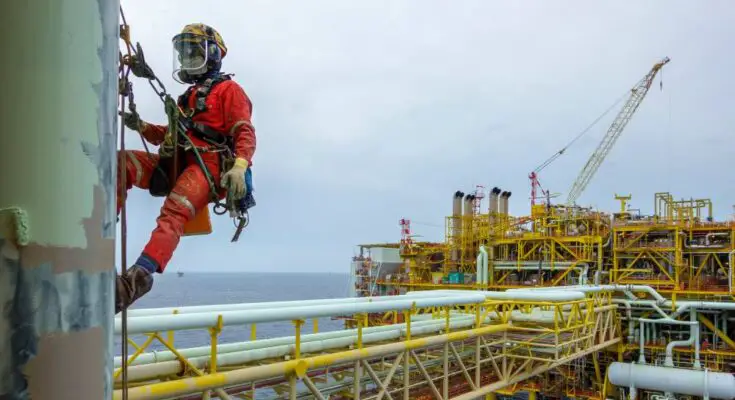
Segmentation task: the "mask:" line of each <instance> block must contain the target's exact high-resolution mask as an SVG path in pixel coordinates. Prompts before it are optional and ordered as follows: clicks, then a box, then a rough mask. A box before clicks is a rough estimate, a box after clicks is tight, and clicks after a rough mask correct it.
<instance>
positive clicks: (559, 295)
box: [407, 289, 586, 302]
mask: <svg viewBox="0 0 735 400" xmlns="http://www.w3.org/2000/svg"><path fill="white" fill-rule="evenodd" d="M431 292H443V293H454V294H457V293H468V292H467V291H465V290H451V289H447V290H431ZM411 293H416V292H409V293H407V295H409V296H410V295H411ZM469 293H477V294H482V295H483V296H485V297H486V298H488V299H491V300H517V301H540V302H546V301H549V302H554V301H575V300H583V299H585V298H586V296H585V294H584V293H582V292H581V291H571V290H563V291H562V290H560V291H550V290H544V291H543V292H542V291H539V292H538V293H537V292H536V291H534V290H527V291H520V290H519V291H512V290H506V291H505V292H491V291H478V292H469Z"/></svg>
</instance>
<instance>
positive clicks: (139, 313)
mask: <svg viewBox="0 0 735 400" xmlns="http://www.w3.org/2000/svg"><path fill="white" fill-rule="evenodd" d="M418 293H420V294H418V295H419V296H423V297H436V296H437V295H435V294H431V293H428V292H418ZM465 293H466V292H465ZM405 298H406V297H405V295H396V296H375V297H344V298H337V299H315V300H295V301H269V302H255V303H235V304H211V305H201V306H186V307H161V308H141V309H132V310H128V318H131V317H147V316H152V315H174V314H179V315H180V314H196V313H212V312H224V311H244V310H262V309H276V308H288V307H306V306H319V305H328V304H351V303H375V302H381V301H395V300H400V299H405ZM115 319H116V322H117V321H119V320H120V316H119V315H118V316H116V317H115Z"/></svg>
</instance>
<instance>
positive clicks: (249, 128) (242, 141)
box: [222, 81, 255, 165]
mask: <svg viewBox="0 0 735 400" xmlns="http://www.w3.org/2000/svg"><path fill="white" fill-rule="evenodd" d="M227 83H228V85H227V86H226V87H225V88H223V89H224V90H223V91H222V109H223V110H224V122H225V123H224V129H225V132H228V133H229V134H230V135H231V136H232V138H233V142H234V145H235V157H237V158H244V159H245V160H247V161H248V165H252V163H253V161H252V159H253V154H255V128H254V127H253V124H252V123H251V122H250V117H251V114H252V110H253V105H252V103H251V102H250V99H249V98H248V96H247V95H246V94H245V91H244V90H243V89H242V87H240V85H238V84H237V83H235V82H233V81H228V82H227Z"/></svg>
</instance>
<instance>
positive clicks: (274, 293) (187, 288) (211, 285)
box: [116, 271, 349, 355]
mask: <svg viewBox="0 0 735 400" xmlns="http://www.w3.org/2000/svg"><path fill="white" fill-rule="evenodd" d="M348 278H349V276H348V275H347V274H334V273H331V274H330V273H316V274H308V273H288V274H287V273H283V274H273V273H185V275H184V276H182V277H180V278H179V277H178V276H177V275H176V271H170V272H168V273H166V274H164V275H156V277H155V279H156V281H155V283H154V285H153V289H152V290H151V291H150V292H149V293H148V294H147V295H146V296H145V297H143V298H142V299H140V300H138V302H136V304H135V305H134V306H133V307H131V308H151V307H178V306H194V305H206V304H226V303H250V302H262V301H287V300H308V299H326V298H337V297H347V296H348V295H349V290H348V287H347V284H348ZM341 328H342V322H341V321H339V320H331V319H329V318H324V319H320V320H319V331H320V332H326V331H332V330H338V329H341ZM302 329H303V331H302V332H304V333H310V332H311V331H312V329H313V325H312V322H311V321H308V322H307V323H306V324H305V325H304V326H303V328H302ZM257 334H258V339H265V338H271V337H278V336H291V335H292V334H293V325H292V324H291V323H290V322H274V323H267V324H259V325H258V326H257ZM131 338H132V339H133V340H135V341H136V342H137V343H139V344H140V343H142V342H143V341H144V340H145V337H142V336H137V335H132V336H131ZM247 340H250V326H249V325H248V326H236V327H225V328H224V329H223V331H222V334H221V336H220V342H221V343H232V342H241V341H247ZM120 343H121V341H120V338H116V348H117V351H116V354H117V355H120V354H121V352H122V351H121V347H120ZM175 344H176V347H177V348H186V347H196V346H206V345H208V344H209V335H208V334H207V332H205V331H182V332H177V333H176V334H175ZM162 348H163V346H162V345H160V344H157V345H156V346H152V349H162ZM128 351H130V352H132V351H134V349H132V347H130V348H129V350H128Z"/></svg>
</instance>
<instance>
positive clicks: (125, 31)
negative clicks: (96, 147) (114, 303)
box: [118, 6, 150, 400]
mask: <svg viewBox="0 0 735 400" xmlns="http://www.w3.org/2000/svg"><path fill="white" fill-rule="evenodd" d="M120 16H121V18H122V25H121V26H120V37H121V38H123V40H124V41H125V46H126V49H127V55H128V56H129V55H130V53H131V51H132V46H131V45H130V26H129V25H128V23H127V20H126V19H125V12H123V9H122V6H120ZM120 54H121V56H120V61H123V57H122V53H120ZM118 71H119V74H120V80H119V83H118V87H119V88H121V89H122V90H120V118H121V124H120V154H123V156H124V157H125V158H127V155H126V153H125V123H124V121H122V119H123V118H124V111H125V98H126V97H127V96H131V97H132V92H133V89H132V84H131V83H130V81H128V76H129V75H130V66H126V65H125V63H123V62H121V63H120V65H119V67H118ZM144 143H145V142H144ZM146 150H148V149H147V148H146ZM149 154H150V153H149ZM119 170H120V169H119V168H118V171H119ZM119 175H120V176H118V179H121V181H120V186H119V187H122V188H123V190H122V191H121V192H122V194H121V193H119V192H118V196H125V197H127V195H126V194H127V191H126V190H125V188H126V187H127V182H126V180H127V168H125V167H124V165H123V170H122V173H120V174H119ZM126 200H127V199H123V202H122V207H121V208H120V220H121V221H120V236H121V243H120V247H121V249H120V259H121V260H120V263H121V264H122V266H121V269H122V274H123V275H125V273H126V272H127V265H128V261H127V253H128V247H127V212H126V207H125V205H126V204H127V201H126ZM121 319H122V349H121V350H122V398H123V400H128V310H127V307H124V308H123V309H122V318H121Z"/></svg>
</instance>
